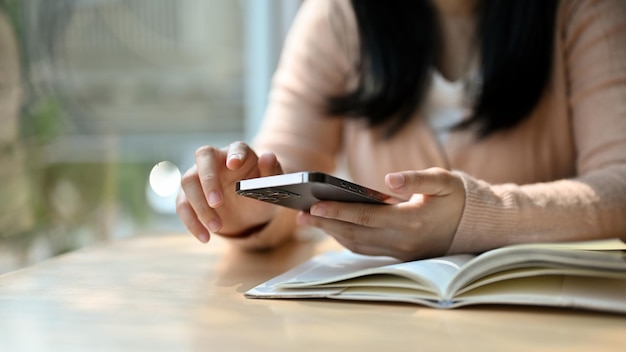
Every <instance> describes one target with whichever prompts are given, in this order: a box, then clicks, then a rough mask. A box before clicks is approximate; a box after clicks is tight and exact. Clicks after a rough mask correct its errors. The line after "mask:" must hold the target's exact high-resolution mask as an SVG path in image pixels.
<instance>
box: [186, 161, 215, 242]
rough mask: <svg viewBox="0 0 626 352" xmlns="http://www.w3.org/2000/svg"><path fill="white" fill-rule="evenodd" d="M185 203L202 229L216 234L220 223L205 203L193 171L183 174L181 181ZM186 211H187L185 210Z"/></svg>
mask: <svg viewBox="0 0 626 352" xmlns="http://www.w3.org/2000/svg"><path fill="white" fill-rule="evenodd" d="M181 186H182V189H183V192H184V196H185V199H186V203H188V204H189V207H190V208H191V210H192V211H193V212H194V214H195V218H197V219H198V221H200V223H201V224H202V225H203V227H204V228H206V229H209V230H210V231H213V232H217V231H218V230H219V229H220V228H221V227H222V222H221V220H220V218H219V217H218V216H217V214H216V213H215V211H214V210H213V209H212V208H211V206H210V205H209V204H208V203H207V200H206V198H205V196H204V193H203V186H202V185H201V184H200V180H199V178H198V176H197V175H196V174H195V173H194V172H193V169H191V170H190V171H188V172H187V173H185V175H184V176H183V179H182V181H181ZM185 211H188V210H185Z"/></svg>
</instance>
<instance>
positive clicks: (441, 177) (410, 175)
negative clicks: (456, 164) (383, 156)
mask: <svg viewBox="0 0 626 352" xmlns="http://www.w3.org/2000/svg"><path fill="white" fill-rule="evenodd" d="M455 179H456V178H455V176H454V175H453V174H452V173H451V172H450V171H448V170H445V169H442V168H438V167H434V168H430V169H426V170H419V171H418V170H411V171H402V172H394V173H389V174H387V175H386V176H385V183H386V184H387V187H389V189H390V190H391V191H392V192H394V193H400V194H412V193H419V194H427V195H433V196H445V195H449V194H450V193H452V192H453V186H454V181H455Z"/></svg>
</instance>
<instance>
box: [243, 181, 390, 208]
mask: <svg viewBox="0 0 626 352" xmlns="http://www.w3.org/2000/svg"><path fill="white" fill-rule="evenodd" d="M236 192H237V194H239V195H240V196H244V197H249V198H254V199H257V200H260V201H264V202H268V203H273V204H277V205H282V206H285V207H289V208H293V209H298V210H304V211H309V209H310V208H311V205H312V204H313V203H315V202H317V201H320V200H332V201H338V202H358V203H371V204H381V205H382V204H395V203H398V202H399V201H400V200H399V199H397V198H394V197H392V196H390V195H387V194H384V193H381V192H378V191H375V190H373V189H369V188H367V187H364V186H360V185H357V184H355V183H352V182H349V181H346V180H342V179H340V178H337V177H334V176H331V175H327V174H325V173H322V172H310V171H304V172H295V173H290V174H284V175H276V176H267V177H258V178H251V179H247V180H241V181H239V182H237V189H236Z"/></svg>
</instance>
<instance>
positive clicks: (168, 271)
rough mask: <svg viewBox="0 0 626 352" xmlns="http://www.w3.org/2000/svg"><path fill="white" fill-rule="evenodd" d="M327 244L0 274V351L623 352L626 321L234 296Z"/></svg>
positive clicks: (162, 254)
mask: <svg viewBox="0 0 626 352" xmlns="http://www.w3.org/2000/svg"><path fill="white" fill-rule="evenodd" d="M337 248H338V246H337V245H336V243H334V242H332V241H331V240H328V239H326V240H317V241H306V242H294V243H291V244H289V245H286V246H284V247H283V248H280V249H278V250H276V251H273V252H267V253H245V252H241V251H239V250H235V249H232V248H231V247H230V246H229V245H227V243H226V241H224V240H222V239H218V238H214V239H212V240H211V242H210V243H209V244H208V245H202V244H199V243H197V242H196V241H195V240H194V239H192V238H191V236H189V235H179V234H173V235H157V236H140V237H136V238H132V239H127V240H119V241H115V242H111V243H107V244H102V245H98V246H94V247H90V248H87V249H84V250H80V251H77V252H73V253H69V254H67V255H64V256H60V257H57V258H53V259H52V260H49V261H46V262H44V263H42V264H39V265H36V266H33V267H30V268H26V269H23V270H19V271H16V272H12V273H8V274H5V275H2V276H0V351H127V350H128V351H147V350H149V351H396V350H398V351H399V350H406V351H417V350H419V351H452V350H462V351H468V350H477V351H491V350H497V351H530V350H532V351H561V350H562V351H613V350H614V351H624V350H625V349H626V347H625V346H626V316H624V315H612V314H605V313H594V312H584V311H576V310H567V309H541V308H526V307H472V308H462V309H458V310H436V309H430V308H425V307H421V306H415V305H409V304H388V303H365V302H343V301H332V300H253V299H246V298H244V297H243V292H245V291H246V290H248V289H250V288H252V287H253V286H255V285H257V284H259V283H261V282H263V281H265V280H267V279H269V278H271V277H273V276H275V275H277V274H280V273H282V272H283V271H285V270H287V269H289V268H291V267H292V266H294V265H296V264H298V263H300V262H302V261H304V260H306V259H308V258H310V257H311V256H312V255H314V254H316V253H319V252H320V251H324V250H334V249H337Z"/></svg>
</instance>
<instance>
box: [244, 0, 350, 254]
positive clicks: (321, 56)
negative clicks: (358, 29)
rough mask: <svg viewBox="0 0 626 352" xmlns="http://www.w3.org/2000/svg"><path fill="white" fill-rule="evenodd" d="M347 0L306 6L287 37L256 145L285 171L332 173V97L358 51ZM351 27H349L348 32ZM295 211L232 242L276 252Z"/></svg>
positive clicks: (291, 229)
mask: <svg viewBox="0 0 626 352" xmlns="http://www.w3.org/2000/svg"><path fill="white" fill-rule="evenodd" d="M349 6H350V3H349V1H348V0H339V1H337V0H314V1H305V2H303V4H302V6H301V8H300V10H299V12H298V14H297V16H296V18H295V19H294V23H293V25H292V27H291V29H290V31H289V34H288V36H287V38H286V41H285V45H284V47H283V50H282V53H281V58H280V61H279V65H278V68H277V70H276V72H275V74H274V77H273V81H272V87H271V91H270V95H269V102H268V106H267V109H266V112H265V116H264V119H263V123H262V125H261V128H260V131H259V133H258V134H257V136H256V138H255V140H254V141H253V145H254V147H255V149H256V151H257V152H258V153H262V152H266V151H268V152H273V153H275V154H276V156H277V157H278V160H279V162H280V163H281V165H282V167H283V170H284V171H285V172H295V171H302V170H314V171H322V172H332V171H333V170H334V169H335V158H336V155H337V154H338V153H339V151H340V149H341V139H342V130H341V129H342V121H341V119H339V118H333V117H332V116H328V115H327V114H326V112H325V111H326V101H327V99H328V98H329V97H331V96H334V95H337V94H340V93H341V92H343V91H345V89H346V87H347V84H348V77H349V74H350V70H351V64H350V63H351V62H352V61H351V60H352V59H353V57H349V55H353V52H354V50H353V49H354V48H355V45H356V43H355V37H356V36H353V35H352V34H354V33H355V23H354V17H353V16H350V15H351V12H350V7H349ZM348 26H351V27H348ZM295 214H296V211H294V210H291V209H288V208H280V209H279V214H278V215H277V216H275V217H274V218H273V220H271V221H270V222H269V223H268V224H266V225H265V226H264V227H263V228H262V229H260V230H259V231H258V232H255V233H252V234H249V236H245V237H242V238H238V239H234V240H233V241H232V243H234V244H235V245H239V246H240V247H243V248H247V249H265V248H272V247H275V246H277V245H278V244H280V243H281V242H284V241H286V240H288V239H290V238H291V237H292V236H293V235H294V234H297V233H298V232H299V230H298V229H297V226H296V223H295Z"/></svg>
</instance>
